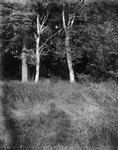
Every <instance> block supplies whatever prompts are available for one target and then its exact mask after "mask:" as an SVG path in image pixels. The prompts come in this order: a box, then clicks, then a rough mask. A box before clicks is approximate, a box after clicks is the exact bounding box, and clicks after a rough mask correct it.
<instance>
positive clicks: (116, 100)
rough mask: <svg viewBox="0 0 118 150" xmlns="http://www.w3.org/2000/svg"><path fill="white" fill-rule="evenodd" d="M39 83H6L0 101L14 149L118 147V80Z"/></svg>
mask: <svg viewBox="0 0 118 150" xmlns="http://www.w3.org/2000/svg"><path fill="white" fill-rule="evenodd" d="M40 82H41V83H38V84H34V83H24V84H23V83H19V82H9V83H5V85H4V94H5V95H4V98H3V100H2V106H3V108H5V110H4V111H5V114H6V115H5V120H6V121H7V125H8V126H9V128H10V129H9V130H10V131H11V135H12V136H13V138H12V142H13V143H12V147H11V148H12V149H17V150H20V149H21V147H22V149H23V150H26V149H30V150H38V149H42V150H46V149H48V150H54V149H57V150H65V149H70V150H73V149H74V150H76V149H77V150H83V149H85V150H108V149H109V150H116V149H117V148H118V144H117V140H118V118H117V115H118V87H117V84H116V83H115V82H111V81H110V82H106V83H100V84H97V83H89V84H77V83H75V84H70V83H69V82H65V81H59V82H57V83H55V84H52V83H50V82H49V80H48V81H40ZM32 91H33V93H32ZM22 94H23V95H22ZM26 97H27V99H26ZM30 97H31V98H30ZM36 97H37V98H36ZM28 98H29V99H28ZM36 99H37V100H36ZM11 104H12V105H11Z"/></svg>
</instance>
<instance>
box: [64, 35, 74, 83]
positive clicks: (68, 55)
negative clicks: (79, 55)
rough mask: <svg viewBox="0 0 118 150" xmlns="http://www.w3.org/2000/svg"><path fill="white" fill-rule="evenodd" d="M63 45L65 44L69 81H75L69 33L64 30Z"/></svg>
mask: <svg viewBox="0 0 118 150" xmlns="http://www.w3.org/2000/svg"><path fill="white" fill-rule="evenodd" d="M65 46H66V54H67V64H68V69H69V79H70V82H71V83H73V82H75V75H74V70H73V66H72V57H71V49H70V41H69V34H68V32H66V38H65Z"/></svg>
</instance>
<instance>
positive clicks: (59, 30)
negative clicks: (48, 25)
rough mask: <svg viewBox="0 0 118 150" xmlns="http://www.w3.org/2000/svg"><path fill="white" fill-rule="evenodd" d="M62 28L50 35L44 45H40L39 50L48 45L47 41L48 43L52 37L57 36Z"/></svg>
mask: <svg viewBox="0 0 118 150" xmlns="http://www.w3.org/2000/svg"><path fill="white" fill-rule="evenodd" d="M61 30H62V28H61V29H60V30H59V31H57V32H56V33H55V34H53V35H52V36H51V37H49V38H48V39H47V40H46V41H45V42H44V44H43V45H42V46H40V48H39V50H40V49H42V48H43V47H44V46H45V45H46V43H47V42H48V41H49V40H50V39H52V38H53V37H54V36H56V35H57V34H58V33H59V32H60V31H61Z"/></svg>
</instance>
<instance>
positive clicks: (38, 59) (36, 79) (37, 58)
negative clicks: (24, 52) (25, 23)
mask: <svg viewBox="0 0 118 150" xmlns="http://www.w3.org/2000/svg"><path fill="white" fill-rule="evenodd" d="M39 42H40V38H39V36H38V37H37V39H36V75H35V82H38V81H39V71H40V53H39Z"/></svg>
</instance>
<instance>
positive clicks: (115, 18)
mask: <svg viewBox="0 0 118 150" xmlns="http://www.w3.org/2000/svg"><path fill="white" fill-rule="evenodd" d="M25 2H26V1H21V3H18V2H16V1H3V2H1V12H0V14H1V18H2V19H1V20H2V22H1V28H0V29H1V37H2V38H1V39H2V42H1V43H2V48H1V51H0V57H1V70H2V79H4V80H22V81H28V80H29V81H30V80H34V81H35V82H38V81H39V79H40V78H42V77H43V78H55V77H56V78H61V79H66V80H68V79H69V80H70V82H74V81H75V80H77V81H78V80H79V78H82V77H86V78H88V79H89V80H90V79H93V80H95V81H99V80H106V79H109V78H112V79H115V80H116V79H117V76H118V73H117V72H118V3H117V2H116V1H110V0H109V1H105V0H98V1H85V0H34V1H27V2H26V3H25Z"/></svg>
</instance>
